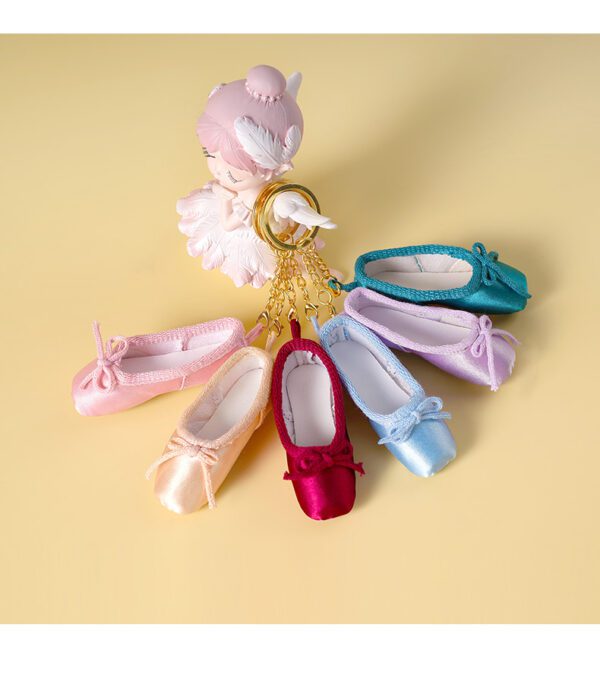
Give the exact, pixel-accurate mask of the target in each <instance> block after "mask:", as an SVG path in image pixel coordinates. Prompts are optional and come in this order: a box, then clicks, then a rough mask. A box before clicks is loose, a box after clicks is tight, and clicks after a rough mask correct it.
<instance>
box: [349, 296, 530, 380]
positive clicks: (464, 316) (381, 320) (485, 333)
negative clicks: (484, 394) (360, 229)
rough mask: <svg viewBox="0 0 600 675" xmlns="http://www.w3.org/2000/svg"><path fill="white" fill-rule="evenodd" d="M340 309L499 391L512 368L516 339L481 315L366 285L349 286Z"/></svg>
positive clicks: (393, 341)
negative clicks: (396, 296)
mask: <svg viewBox="0 0 600 675" xmlns="http://www.w3.org/2000/svg"><path fill="white" fill-rule="evenodd" d="M344 309H345V311H346V313H347V314H348V315H349V316H351V317H352V318H353V319H355V320H356V321H358V322H359V323H361V324H363V326H366V327H367V328H369V329H370V330H372V331H373V332H374V333H376V334H377V335H378V336H379V337H380V338H381V339H382V340H383V341H384V342H385V343H386V344H387V345H389V346H390V347H393V348H395V349H400V350H402V351H405V352H409V353H413V354H418V355H419V356H421V357H422V358H424V359H425V360H427V361H429V362H430V363H433V364H434V365H435V366H437V367H438V368H441V369H442V370H445V371H446V372H448V373H450V374H451V375H454V376H456V377H460V378H462V379H463V380H468V381H469V382H473V383H475V384H481V385H487V386H489V387H490V388H491V390H492V391H497V390H498V388H499V387H500V385H501V384H502V383H503V382H504V381H505V380H506V379H507V378H508V377H509V376H510V374H511V373H512V369H513V366H514V363H515V350H514V348H513V344H511V343H514V344H519V342H518V340H517V339H516V338H515V337H514V336H513V335H511V334H510V333H509V332H508V331H505V330H500V329H498V328H494V327H493V326H492V322H491V319H490V318H489V316H486V315H485V314H484V315H483V316H480V317H477V316H476V315H475V314H471V313H470V312H465V311H461V310H456V309H448V308H447V307H434V306H420V305H413V304H412V303H409V302H400V301H399V300H392V299H391V298H388V297H386V296H384V295H381V294H379V293H376V292H375V291H371V290H368V289H366V288H355V289H354V290H353V291H351V292H350V293H349V294H348V295H347V297H346V301H345V304H344Z"/></svg>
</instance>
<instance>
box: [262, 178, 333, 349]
mask: <svg viewBox="0 0 600 675" xmlns="http://www.w3.org/2000/svg"><path fill="white" fill-rule="evenodd" d="M287 192H290V193H294V194H297V195H300V196H301V197H304V199H306V201H307V202H308V203H309V205H310V207H311V208H313V209H314V210H315V211H316V212H317V213H320V207H319V203H318V201H317V198H316V197H315V195H314V194H313V193H312V192H311V191H310V190H309V189H308V188H306V187H303V186H302V185H298V184H295V183H290V184H288V183H284V182H277V183H273V184H271V185H269V186H267V187H266V188H265V189H264V190H263V191H262V192H261V194H260V195H259V196H258V198H257V200H256V203H255V205H254V210H253V213H252V225H253V227H254V230H255V232H256V233H257V235H258V236H259V237H260V238H261V240H262V241H264V242H266V243H267V244H268V245H269V247H270V248H271V250H272V251H273V254H274V255H275V256H276V258H277V264H276V267H275V272H274V274H273V278H272V280H271V288H270V292H269V299H268V301H267V305H266V307H265V309H264V310H263V311H262V312H261V313H260V314H259V316H258V319H257V321H258V322H259V323H261V324H262V325H263V326H264V327H265V328H266V329H267V334H268V336H267V344H268V346H269V347H270V346H271V344H272V343H273V341H274V340H275V339H276V338H277V337H278V336H279V335H280V334H281V331H282V329H283V326H282V323H281V316H282V313H283V312H284V310H285V309H286V307H287V315H286V316H287V320H288V322H292V321H294V320H295V319H297V318H298V309H297V305H296V299H297V295H300V296H301V301H302V302H303V305H304V306H303V309H304V315H305V317H306V318H307V319H312V318H318V316H319V308H320V307H324V308H326V309H327V311H328V315H329V317H332V316H334V315H335V307H334V305H333V298H334V296H337V295H339V294H340V291H339V289H337V288H336V287H335V286H334V285H333V284H332V285H331V286H330V282H332V280H334V277H333V275H332V274H331V271H330V269H329V267H328V266H327V264H326V263H325V261H324V260H323V258H322V257H321V255H320V254H319V252H318V251H317V247H316V244H315V240H316V236H317V233H318V231H319V226H318V225H315V226H313V227H311V228H310V229H304V228H300V226H299V225H298V224H296V223H293V224H292V225H290V226H289V227H288V228H286V229H285V230H280V231H279V232H277V233H276V232H275V231H274V229H273V227H272V224H271V221H272V218H273V215H272V211H271V209H272V205H273V203H274V201H275V200H276V198H277V196H278V195H281V194H283V193H287ZM296 235H298V236H296ZM307 277H308V279H309V280H310V282H311V285H312V295H311V293H310V291H309V288H308V283H307Z"/></svg>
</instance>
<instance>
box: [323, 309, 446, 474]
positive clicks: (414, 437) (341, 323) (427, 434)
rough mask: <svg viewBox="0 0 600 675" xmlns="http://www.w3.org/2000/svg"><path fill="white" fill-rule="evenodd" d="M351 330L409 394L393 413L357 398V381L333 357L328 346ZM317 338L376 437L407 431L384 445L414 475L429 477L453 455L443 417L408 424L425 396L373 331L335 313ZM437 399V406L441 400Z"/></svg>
mask: <svg viewBox="0 0 600 675" xmlns="http://www.w3.org/2000/svg"><path fill="white" fill-rule="evenodd" d="M353 333H359V334H360V335H361V336H362V338H363V340H362V344H365V342H366V343H367V344H368V348H369V350H370V351H371V352H372V353H373V354H374V355H376V356H375V358H376V359H377V361H379V362H380V363H381V362H383V363H385V369H386V371H387V372H388V374H389V376H390V377H393V378H394V379H395V380H396V381H397V382H400V383H401V384H402V388H403V390H404V391H405V392H407V393H408V394H409V395H410V399H409V401H408V403H406V404H405V405H404V406H402V407H400V408H399V409H398V410H396V411H395V412H392V413H390V414H387V415H384V414H380V413H378V412H376V411H375V410H372V409H371V408H369V406H367V405H366V403H365V402H364V401H363V400H362V398H361V395H360V393H359V386H358V384H359V383H356V382H353V381H352V380H351V379H349V377H348V376H347V374H346V373H345V372H344V369H343V368H342V367H341V365H340V363H339V362H338V361H337V360H336V358H335V355H334V353H333V352H332V350H331V347H332V345H334V344H335V343H336V342H338V341H339V340H341V339H343V340H352V335H353ZM320 338H321V344H322V345H323V348H324V349H325V351H326V352H327V353H328V354H329V356H330V357H331V359H332V360H333V362H334V364H335V366H336V368H337V370H338V372H339V374H340V377H341V379H342V382H343V383H344V386H345V387H346V389H347V391H348V393H349V394H350V396H351V397H352V400H353V401H354V403H355V404H356V405H357V407H358V408H359V409H360V410H361V411H362V412H363V413H364V414H365V416H366V417H367V419H368V420H369V422H370V423H371V426H372V427H373V429H374V430H375V432H376V433H377V435H378V436H379V437H380V439H384V438H386V437H390V436H393V435H394V432H395V431H398V434H397V435H398V438H401V437H402V436H403V434H402V433H401V432H402V430H409V433H408V434H407V436H408V437H407V438H406V439H404V440H389V441H387V442H385V447H386V448H387V449H388V450H389V451H390V452H391V453H392V455H393V456H394V457H395V458H396V459H397V460H399V461H400V462H401V463H402V464H403V465H404V466H405V467H406V468H407V469H409V470H410V471H412V472H413V473H414V474H415V475H417V476H422V477H428V476H433V475H434V474H435V473H437V472H438V471H440V470H441V469H443V468H444V467H445V466H446V465H447V464H448V463H449V462H451V461H452V460H453V459H454V458H455V457H456V443H455V441H454V438H453V436H452V434H451V432H450V430H449V428H448V426H447V425H446V423H445V422H444V420H443V419H423V420H422V421H419V422H418V423H416V424H414V423H413V424H410V422H411V421H412V419H413V418H412V415H413V414H416V413H417V410H418V408H420V407H421V406H422V405H423V402H424V401H425V400H426V399H427V398H428V397H427V396H426V394H425V392H424V390H423V387H421V385H420V384H419V383H418V382H417V381H416V380H415V378H414V377H413V376H412V375H411V374H410V373H409V371H408V370H407V369H406V368H405V367H404V366H403V365H402V364H401V363H400V361H399V360H398V359H397V358H396V357H395V356H394V354H393V353H392V352H391V351H390V350H389V349H388V347H386V346H385V344H384V343H383V342H382V341H381V340H380V339H379V338H378V337H377V336H376V335H375V334H374V333H372V332H371V331H370V330H369V329H368V328H366V327H365V326H363V325H362V324H360V323H359V322H358V321H355V320H354V319H353V318H351V317H350V316H347V315H345V314H339V315H338V316H335V317H333V318H332V319H330V320H329V321H328V322H327V323H325V324H324V325H323V327H322V328H321V332H320ZM437 400H438V402H439V404H440V408H441V400H439V399H437ZM440 417H441V415H440ZM380 444H383V441H380Z"/></svg>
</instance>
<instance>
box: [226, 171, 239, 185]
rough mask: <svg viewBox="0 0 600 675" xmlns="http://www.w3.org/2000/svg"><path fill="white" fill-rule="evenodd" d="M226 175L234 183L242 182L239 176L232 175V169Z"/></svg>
mask: <svg viewBox="0 0 600 675" xmlns="http://www.w3.org/2000/svg"><path fill="white" fill-rule="evenodd" d="M226 175H227V178H229V180H230V181H231V182H232V183H239V182H240V181H239V180H237V178H234V177H233V176H232V175H231V171H228V172H227V174H226Z"/></svg>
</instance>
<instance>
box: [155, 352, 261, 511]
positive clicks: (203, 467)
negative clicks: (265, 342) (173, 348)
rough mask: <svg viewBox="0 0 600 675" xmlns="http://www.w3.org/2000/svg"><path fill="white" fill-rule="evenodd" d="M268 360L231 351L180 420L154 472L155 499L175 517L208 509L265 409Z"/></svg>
mask: <svg viewBox="0 0 600 675" xmlns="http://www.w3.org/2000/svg"><path fill="white" fill-rule="evenodd" d="M272 372H273V359H272V357H271V356H270V355H269V354H267V352H265V351H263V350H262V349H257V348H256V347H245V348H243V349H240V350H239V351H237V352H235V354H233V355H232V356H231V357H230V358H229V359H228V360H227V361H225V363H224V364H223V365H222V366H221V367H220V368H219V370H218V371H217V372H216V373H215V374H214V375H213V376H212V378H211V379H210V380H209V381H208V383H207V385H206V387H205V388H204V389H203V391H202V393H201V394H200V395H199V396H198V398H197V399H196V400H195V401H194V402H193V403H192V404H191V405H190V406H189V408H188V409H187V410H186V411H185V412H184V414H183V416H182V417H181V419H180V420H179V424H178V425H177V428H176V429H175V431H174V432H173V434H172V435H171V438H170V439H169V442H168V443H167V446H166V447H165V450H164V452H163V454H162V456H161V457H159V458H158V459H157V460H156V461H155V462H154V463H153V464H152V465H151V466H150V467H149V469H148V471H147V472H146V478H148V479H150V478H151V476H152V474H153V473H154V472H155V471H156V480H155V483H154V494H155V495H156V496H157V497H158V499H159V500H160V502H161V504H162V505H163V506H164V507H166V508H167V509H169V510H170V511H174V512H175V513H179V514H185V513H192V512H193V511H197V510H198V509H200V508H202V507H203V506H205V505H206V504H208V506H209V508H211V509H212V508H214V507H215V505H216V502H215V493H216V492H217V490H218V489H219V487H220V486H221V485H222V483H223V481H224V480H225V478H226V476H227V474H228V473H229V471H230V470H231V467H232V466H233V464H234V463H235V461H236V460H237V458H238V457H239V455H240V453H241V451H242V450H243V449H244V447H245V445H246V444H247V443H248V441H249V439H250V437H251V436H252V434H253V433H254V431H255V430H256V429H258V427H259V426H260V425H261V424H262V422H263V420H264V418H265V416H266V415H267V413H268V410H269V394H270V391H271V376H272Z"/></svg>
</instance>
